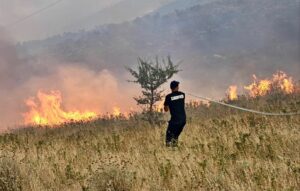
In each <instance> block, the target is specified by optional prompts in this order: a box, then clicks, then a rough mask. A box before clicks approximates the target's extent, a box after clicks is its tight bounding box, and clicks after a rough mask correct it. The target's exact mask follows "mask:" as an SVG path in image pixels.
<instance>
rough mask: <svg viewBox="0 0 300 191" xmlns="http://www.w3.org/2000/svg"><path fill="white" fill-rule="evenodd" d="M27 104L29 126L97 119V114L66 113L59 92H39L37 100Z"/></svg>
mask: <svg viewBox="0 0 300 191" xmlns="http://www.w3.org/2000/svg"><path fill="white" fill-rule="evenodd" d="M25 103H26V105H27V107H29V111H28V112H26V113H25V114H24V123H25V124H27V125H28V124H33V125H58V124H61V123H65V122H71V121H88V120H92V119H95V118H96V117H97V114H96V113H95V112H90V111H87V112H79V111H74V112H66V111H64V110H63V109H62V105H61V104H62V97H61V93H60V92H59V91H50V92H49V93H45V92H42V91H38V93H37V98H29V99H27V100H26V101H25Z"/></svg>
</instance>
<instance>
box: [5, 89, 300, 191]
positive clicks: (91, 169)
mask: <svg viewBox="0 0 300 191" xmlns="http://www.w3.org/2000/svg"><path fill="white" fill-rule="evenodd" d="M265 101H266V102H265ZM269 101H270V99H269V98H267V99H261V98H259V99H254V100H250V101H248V102H244V101H237V103H235V104H238V105H239V104H248V106H249V107H250V106H252V108H253V107H257V108H259V107H262V106H264V105H263V104H262V103H264V102H265V103H266V105H270V103H272V101H271V102H269ZM267 103H269V104H267ZM273 103H274V104H275V105H273V106H280V108H281V109H285V110H286V109H288V108H289V107H291V108H290V109H292V108H294V106H296V109H298V111H299V109H300V107H299V104H300V97H299V95H298V96H297V95H294V96H293V99H291V97H290V96H289V97H286V98H283V99H280V100H276V99H275V100H273ZM276 104H278V105H276ZM273 110H274V108H273ZM187 111H188V112H187V113H188V123H187V126H186V128H185V129H184V132H183V134H182V136H181V137H180V145H179V147H178V148H174V149H172V148H166V147H165V146H164V138H165V128H166V127H165V125H163V126H159V127H155V128H153V127H151V126H149V124H147V123H145V122H143V121H141V120H139V117H138V116H135V117H134V118H132V119H130V120H124V119H121V118H119V119H111V120H104V119H102V120H98V121H95V122H91V123H74V124H65V125H62V126H61V127H60V128H56V129H51V128H49V129H43V128H36V127H35V128H27V129H21V130H18V131H15V132H12V133H8V134H4V135H1V136H0V148H1V150H0V190H25V191H27V190H30V191H39V190H72V191H74V190H91V191H92V190H95V191H96V190H97V191H98V190H108V189H110V190H125V191H127V190H128V191H129V190H134V191H135V190H136V191H139V190H178V191H179V190H191V191H193V190H195V191H199V190H224V189H225V190H240V191H244V190H245V191H246V190H295V191H296V190H299V189H300V187H299V176H300V166H299V164H300V156H299V153H300V148H299V144H300V139H299V137H300V133H299V128H300V117H299V116H291V117H265V116H259V115H252V114H248V113H240V112H236V111H233V110H230V109H226V108H224V107H222V106H216V105H214V106H211V107H206V106H189V107H188V110H187Z"/></svg>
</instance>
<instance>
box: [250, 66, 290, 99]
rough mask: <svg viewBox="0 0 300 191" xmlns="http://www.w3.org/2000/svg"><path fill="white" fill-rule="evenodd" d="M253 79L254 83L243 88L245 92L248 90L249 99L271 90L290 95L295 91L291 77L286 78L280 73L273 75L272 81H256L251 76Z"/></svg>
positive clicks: (284, 74) (286, 76)
mask: <svg viewBox="0 0 300 191" xmlns="http://www.w3.org/2000/svg"><path fill="white" fill-rule="evenodd" d="M253 78H254V82H253V83H252V84H250V85H248V86H245V87H244V88H245V89H246V90H249V95H250V96H251V97H257V96H264V95H266V94H268V93H270V92H271V91H272V90H279V91H281V92H283V93H285V94H291V93H293V92H294V91H295V85H294V83H293V79H292V77H288V75H287V74H286V73H284V72H282V71H278V72H277V73H276V74H273V78H272V79H264V80H259V81H258V80H257V78H256V76H255V75H253Z"/></svg>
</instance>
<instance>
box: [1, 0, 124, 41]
mask: <svg viewBox="0 0 300 191" xmlns="http://www.w3.org/2000/svg"><path fill="white" fill-rule="evenodd" d="M56 1H57V0H0V26H6V25H9V24H11V23H14V22H15V21H17V20H19V19H21V18H24V17H26V16H28V15H30V14H31V13H33V12H35V11H37V10H39V9H41V8H43V7H46V6H47V5H49V4H51V3H54V2H56ZM119 1H121V0H63V1H62V2H61V3H59V4H57V5H56V6H54V7H51V8H50V9H48V10H46V11H44V12H42V13H40V14H38V15H36V16H34V17H31V18H30V19H28V20H26V21H24V22H22V23H19V24H18V25H15V26H12V27H9V28H8V29H7V30H8V32H9V33H10V34H11V35H12V37H13V38H14V39H16V40H19V41H23V40H28V39H37V38H43V37H46V36H49V35H52V34H56V33H60V32H64V31H68V29H67V28H66V27H67V26H70V24H72V23H74V24H77V23H76V21H78V20H80V19H81V18H84V17H88V16H89V15H92V14H93V13H95V12H98V11H100V10H102V9H103V8H105V7H109V6H111V5H113V4H115V3H117V2H119ZM78 24H80V23H78Z"/></svg>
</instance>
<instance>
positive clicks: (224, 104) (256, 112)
mask: <svg viewBox="0 0 300 191" xmlns="http://www.w3.org/2000/svg"><path fill="white" fill-rule="evenodd" d="M186 94H187V95H189V96H191V97H194V98H198V99H201V100H205V101H208V102H212V103H216V104H219V105H223V106H226V107H230V108H234V109H238V110H241V111H246V112H250V113H255V114H260V115H267V116H293V115H300V112H295V113H268V112H263V111H256V110H253V109H247V108H243V107H239V106H235V105H231V104H228V103H224V102H221V101H216V100H213V99H211V98H206V97H202V96H197V95H193V94H191V93H186Z"/></svg>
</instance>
